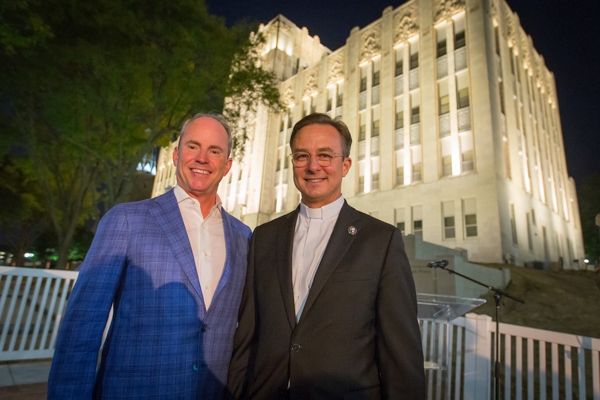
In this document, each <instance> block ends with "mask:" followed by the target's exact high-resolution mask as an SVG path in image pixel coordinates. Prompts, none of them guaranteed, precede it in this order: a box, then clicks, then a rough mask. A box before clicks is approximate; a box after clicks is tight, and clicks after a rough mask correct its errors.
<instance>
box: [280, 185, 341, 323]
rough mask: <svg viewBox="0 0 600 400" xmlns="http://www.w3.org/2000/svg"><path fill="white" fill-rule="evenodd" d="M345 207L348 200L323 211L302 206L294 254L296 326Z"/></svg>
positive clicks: (336, 202) (330, 205)
mask: <svg viewBox="0 0 600 400" xmlns="http://www.w3.org/2000/svg"><path fill="white" fill-rule="evenodd" d="M343 205H344V196H340V198H339V199H337V200H336V201H334V202H333V203H330V204H327V205H326V206H323V207H321V208H308V207H306V206H305V205H304V203H300V213H299V214H298V220H297V221H296V230H295V232H294V248H293V251H292V283H293V285H294V305H295V307H296V322H298V321H299V320H300V315H302V310H304V305H305V304H306V299H307V298H308V292H309V290H310V287H311V286H312V282H313V279H314V278H315V274H316V272H317V268H318V267H319V263H320V262H321V258H323V253H324V252H325V248H326V247H327V243H328V242H329V238H330V237H331V232H333V227H334V225H335V222H336V221H337V219H338V216H339V215H340V210H341V209H342V206H343Z"/></svg>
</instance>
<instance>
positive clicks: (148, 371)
mask: <svg viewBox="0 0 600 400" xmlns="http://www.w3.org/2000/svg"><path fill="white" fill-rule="evenodd" d="M222 215H223V226H224V231H225V244H226V247H227V255H226V261H225V267H224V269H223V274H222V276H221V280H220V282H219V284H218V286H217V289H216V292H215V295H214V298H213V301H212V304H211V306H210V309H209V310H208V311H207V310H206V307H205V305H204V300H203V298H202V291H201V289H200V283H199V280H198V274H197V272H196V266H195V264H194V256H193V253H192V248H191V245H190V242H189V239H188V236H187V233H186V230H185V226H184V224H183V219H182V217H181V213H180V211H179V206H178V204H177V200H176V198H175V194H174V193H173V191H172V190H171V191H169V192H168V193H166V194H164V195H162V196H159V197H156V198H154V199H150V200H145V201H141V202H137V203H127V204H120V205H118V206H116V207H114V208H113V209H111V210H110V211H109V212H108V213H107V214H106V215H105V216H104V218H102V220H101V222H100V225H99V226H98V230H97V233H96V236H95V238H94V241H93V244H92V246H91V248H90V250H89V252H88V254H87V257H86V258H85V261H84V262H83V264H82V266H81V268H80V273H79V277H78V279H77V283H76V284H75V287H74V288H73V291H72V293H71V296H70V298H69V303H68V306H67V310H66V313H65V316H64V319H63V322H62V326H61V329H60V332H59V335H58V340H57V344H56V351H55V353H54V359H53V361H52V368H51V371H50V377H49V380H48V399H61V400H64V399H78V400H81V399H92V398H93V399H111V400H112V399H220V398H221V397H222V395H223V390H224V387H225V385H226V380H227V369H228V366H229V361H230V358H231V352H232V343H233V335H234V333H235V329H236V325H237V316H238V309H239V305H240V299H241V295H242V289H243V285H244V280H245V276H246V265H247V252H248V244H249V239H250V235H251V231H250V229H249V228H248V227H247V226H246V225H244V224H242V223H241V222H240V221H238V220H237V219H235V218H233V217H232V216H230V215H229V214H227V213H226V212H225V210H223V214H222ZM113 303H114V317H113V321H112V325H111V328H110V331H109V333H108V336H107V339H106V342H105V344H104V348H103V351H102V359H101V362H100V367H99V368H98V370H97V371H96V366H97V364H98V363H97V362H98V350H99V348H100V344H101V339H102V333H103V330H104V327H105V324H106V321H107V319H108V315H109V311H110V308H111V305H112V304H113Z"/></svg>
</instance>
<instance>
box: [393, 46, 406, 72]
mask: <svg viewBox="0 0 600 400" xmlns="http://www.w3.org/2000/svg"><path fill="white" fill-rule="evenodd" d="M403 53H404V51H403V49H398V50H396V70H395V76H400V75H402V73H403V64H404V59H403Z"/></svg>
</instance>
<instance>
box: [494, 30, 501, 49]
mask: <svg viewBox="0 0 600 400" xmlns="http://www.w3.org/2000/svg"><path fill="white" fill-rule="evenodd" d="M499 28H500V27H499V26H497V25H496V26H495V27H494V38H495V40H496V54H498V55H500V34H499V33H498V30H499Z"/></svg>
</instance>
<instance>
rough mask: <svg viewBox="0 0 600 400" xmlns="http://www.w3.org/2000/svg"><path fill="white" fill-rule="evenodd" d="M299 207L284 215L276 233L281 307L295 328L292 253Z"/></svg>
mask: <svg viewBox="0 0 600 400" xmlns="http://www.w3.org/2000/svg"><path fill="white" fill-rule="evenodd" d="M298 212H300V207H298V208H296V210H295V211H294V212H291V213H289V214H288V215H286V217H285V218H286V220H285V221H284V223H283V224H281V225H280V226H279V230H278V232H277V275H278V277H279V286H280V288H281V295H282V297H283V305H284V307H285V311H286V314H287V317H288V321H289V323H290V327H291V328H292V329H294V328H295V327H296V309H295V307H294V288H293V283H292V251H293V249H294V231H295V230H296V221H297V219H298Z"/></svg>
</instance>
